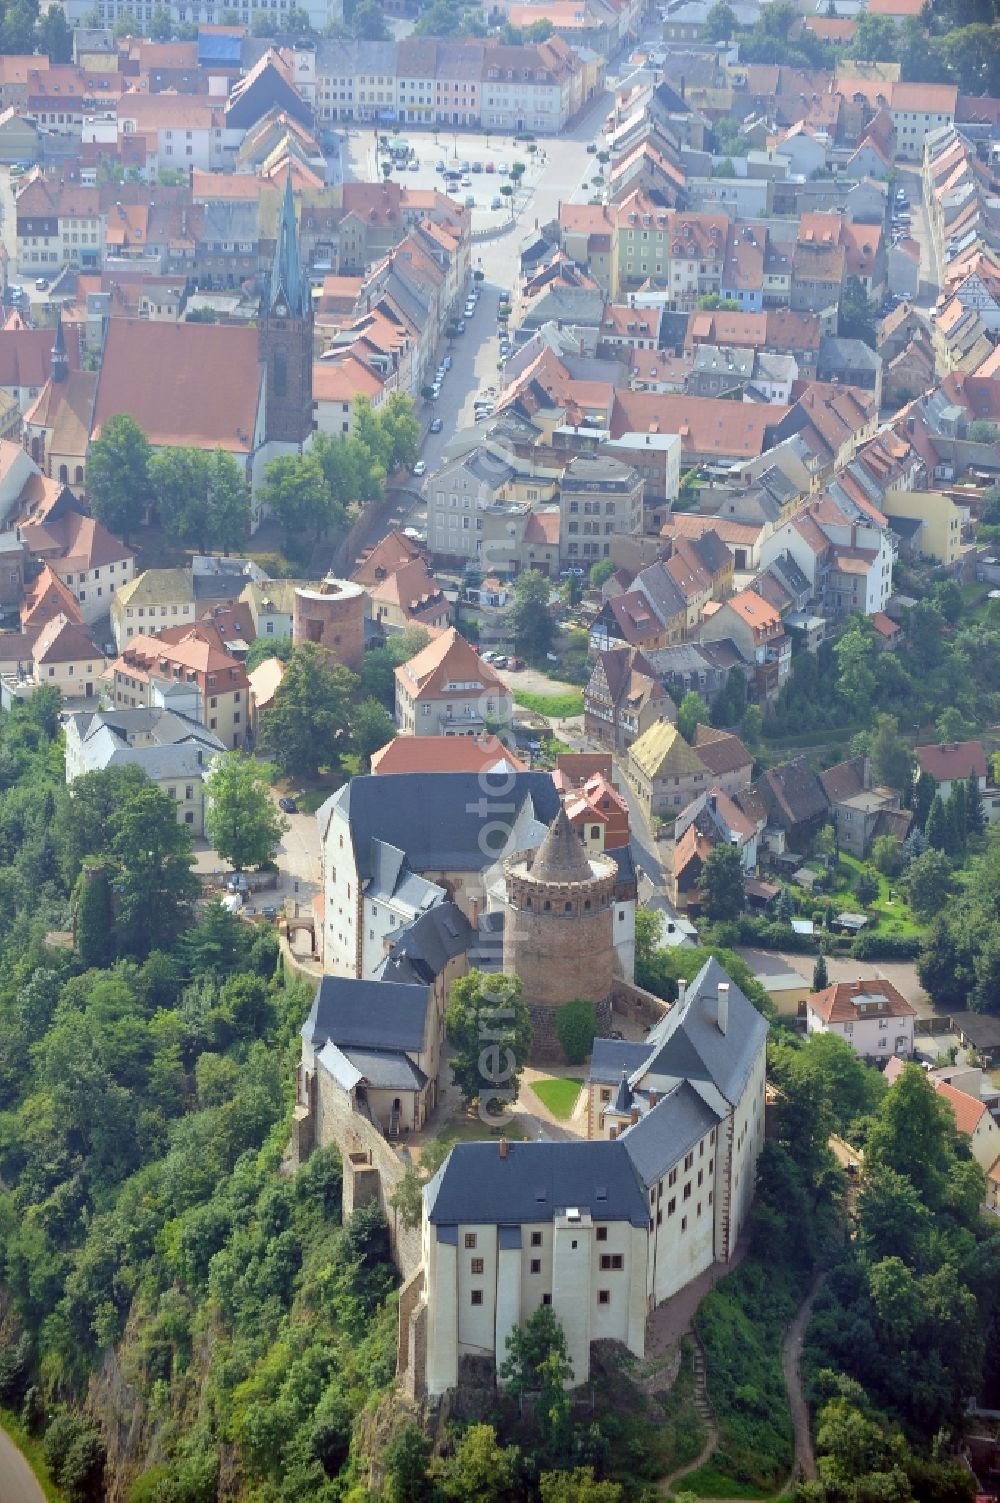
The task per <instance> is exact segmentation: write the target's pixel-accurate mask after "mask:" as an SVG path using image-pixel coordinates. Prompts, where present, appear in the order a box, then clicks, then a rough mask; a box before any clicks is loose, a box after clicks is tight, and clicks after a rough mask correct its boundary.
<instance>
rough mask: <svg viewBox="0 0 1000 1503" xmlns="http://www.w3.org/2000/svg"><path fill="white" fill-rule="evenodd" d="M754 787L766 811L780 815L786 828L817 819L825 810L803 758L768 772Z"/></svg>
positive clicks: (823, 792) (814, 777)
mask: <svg viewBox="0 0 1000 1503" xmlns="http://www.w3.org/2000/svg"><path fill="white" fill-rule="evenodd" d="M757 786H759V787H760V788H761V791H762V792H763V795H764V798H765V800H766V802H767V806H768V809H769V810H770V811H771V812H772V813H775V812H776V813H778V814H780V815H782V816H783V818H784V819H785V820H786V821H787V822H788V823H789V824H790V825H797V824H803V823H805V822H806V821H807V820H810V819H820V818H822V816H823V815H824V814H825V813H826V811H827V809H828V807H829V800H828V798H827V796H826V790H825V789H824V787H823V784H822V783H821V782H820V780H819V777H818V776H817V774H816V773H815V772H814V771H813V769H812V768H811V767H810V766H809V763H808V762H807V761H806V759H805V757H795V758H793V760H792V761H791V762H781V763H779V765H778V766H777V767H771V768H769V769H768V770H767V772H765V773H764V775H763V777H762V778H761V779H760V783H759V785H757Z"/></svg>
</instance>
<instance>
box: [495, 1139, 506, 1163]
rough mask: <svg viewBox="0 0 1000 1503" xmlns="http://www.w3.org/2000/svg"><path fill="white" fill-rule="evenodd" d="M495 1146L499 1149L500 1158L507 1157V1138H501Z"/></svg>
mask: <svg viewBox="0 0 1000 1503" xmlns="http://www.w3.org/2000/svg"><path fill="white" fill-rule="evenodd" d="M497 1147H498V1148H499V1149H500V1157H501V1158H502V1159H505V1158H506V1157H507V1139H506V1138H501V1139H500V1142H499V1143H498V1144H497Z"/></svg>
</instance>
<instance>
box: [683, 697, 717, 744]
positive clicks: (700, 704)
mask: <svg viewBox="0 0 1000 1503" xmlns="http://www.w3.org/2000/svg"><path fill="white" fill-rule="evenodd" d="M711 718H712V716H711V712H710V711H709V708H708V705H707V704H706V703H705V701H704V700H703V699H702V697H701V695H700V694H699V693H698V692H697V690H696V689H689V690H688V691H687V693H686V694H685V696H684V698H683V699H682V700H681V702H680V704H679V705H678V706H677V729H678V730H679V731H680V733H681V735H682V736H683V737H684V740H685V741H687V742H689V743H690V744H692V745H693V744H694V738H695V735H696V733H697V730H698V727H699V726H700V725H708V724H709V723H710V722H711Z"/></svg>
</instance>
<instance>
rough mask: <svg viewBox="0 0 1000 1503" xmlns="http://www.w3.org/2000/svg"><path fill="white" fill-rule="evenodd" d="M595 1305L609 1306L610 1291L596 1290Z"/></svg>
mask: <svg viewBox="0 0 1000 1503" xmlns="http://www.w3.org/2000/svg"><path fill="white" fill-rule="evenodd" d="M597 1303H598V1304H599V1305H610V1303H611V1290H610V1289H598V1291H597Z"/></svg>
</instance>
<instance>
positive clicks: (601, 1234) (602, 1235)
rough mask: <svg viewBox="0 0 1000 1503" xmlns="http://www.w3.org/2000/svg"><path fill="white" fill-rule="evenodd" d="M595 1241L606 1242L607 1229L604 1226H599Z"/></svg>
mask: <svg viewBox="0 0 1000 1503" xmlns="http://www.w3.org/2000/svg"><path fill="white" fill-rule="evenodd" d="M597 1240H598V1242H607V1240H608V1229H607V1227H606V1226H599V1227H598V1228H597Z"/></svg>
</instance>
